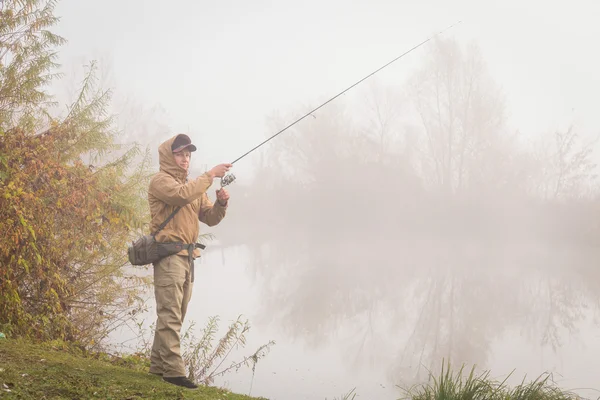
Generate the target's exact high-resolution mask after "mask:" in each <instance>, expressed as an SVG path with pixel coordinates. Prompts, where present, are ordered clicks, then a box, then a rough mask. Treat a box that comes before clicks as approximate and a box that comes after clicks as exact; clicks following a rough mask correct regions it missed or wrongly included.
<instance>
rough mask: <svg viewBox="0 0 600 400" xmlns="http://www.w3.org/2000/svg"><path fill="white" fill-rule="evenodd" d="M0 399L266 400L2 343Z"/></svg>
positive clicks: (39, 348) (59, 352)
mask: <svg viewBox="0 0 600 400" xmlns="http://www.w3.org/2000/svg"><path fill="white" fill-rule="evenodd" d="M119 363H121V364H127V365H128V366H121V365H117V364H119ZM0 398H2V399H36V400H38V399H106V400H111V399H120V400H134V399H211V400H217V399H223V400H224V399H228V400H251V399H255V400H258V399H262V400H266V399H264V398H256V397H249V396H245V395H239V394H234V393H231V392H229V391H227V390H223V389H219V388H216V387H211V386H200V387H199V388H198V389H195V390H189V389H184V388H180V387H177V386H174V385H171V384H169V383H166V382H164V381H163V380H162V378H160V377H158V376H154V375H151V374H148V373H147V372H145V371H143V370H142V369H141V368H136V366H135V365H133V364H131V362H128V361H127V360H123V359H114V360H112V361H109V359H108V358H106V359H95V358H92V357H82V356H81V355H77V354H73V352H72V351H65V350H61V349H60V348H58V347H56V346H54V348H53V346H50V345H40V344H30V343H27V342H24V341H20V340H13V339H0Z"/></svg>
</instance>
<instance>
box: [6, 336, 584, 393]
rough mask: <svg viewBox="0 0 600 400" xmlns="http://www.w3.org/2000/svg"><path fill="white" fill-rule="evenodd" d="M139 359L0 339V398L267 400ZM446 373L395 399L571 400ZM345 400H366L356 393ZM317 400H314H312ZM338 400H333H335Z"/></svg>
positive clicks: (534, 387)
mask: <svg viewBox="0 0 600 400" xmlns="http://www.w3.org/2000/svg"><path fill="white" fill-rule="evenodd" d="M147 367H148V365H147V360H145V359H144V358H141V357H136V356H135V355H134V356H130V357H128V358H125V359H124V358H115V357H109V356H106V355H101V354H95V355H89V354H88V355H85V356H84V355H83V354H80V352H78V351H77V350H76V349H74V348H72V347H65V346H64V345H61V344H60V343H54V344H43V345H33V344H30V343H26V342H23V341H18V340H9V339H0V399H126V400H134V399H212V400H217V399H222V400H225V399H227V400H242V399H245V400H252V399H255V400H267V399H264V398H255V397H249V396H246V395H239V394H235V393H231V392H229V391H225V390H222V389H218V388H215V387H206V386H200V388H199V389H196V390H188V389H182V388H179V387H176V386H173V385H170V384H168V383H165V382H163V381H162V379H161V378H160V377H157V376H154V375H150V374H148V373H147V372H146V371H147ZM462 372H463V371H462V370H458V371H455V372H453V371H452V370H451V369H448V368H446V369H445V370H444V371H442V373H441V374H440V375H439V376H436V377H434V378H433V379H432V381H430V383H428V384H425V385H419V386H416V387H413V388H410V389H407V390H406V389H405V390H404V391H403V395H401V394H400V393H399V396H398V397H399V398H401V399H410V400H575V399H581V398H580V397H578V396H577V395H575V394H574V393H571V392H568V391H566V390H562V389H560V388H558V387H557V386H556V385H554V384H553V383H552V381H551V380H550V377H548V376H545V377H540V378H538V379H534V380H533V381H531V382H523V383H522V384H521V385H518V386H516V387H508V386H507V385H506V384H505V383H504V382H496V381H494V380H492V379H490V377H489V373H483V374H480V375H475V374H474V373H471V374H470V375H469V374H463V373H462ZM340 399H343V400H358V399H370V397H369V394H367V393H361V394H359V393H355V392H354V390H353V391H351V392H350V393H348V394H347V395H345V396H342V397H340ZM316 400H318V399H316ZM334 400H337V399H334Z"/></svg>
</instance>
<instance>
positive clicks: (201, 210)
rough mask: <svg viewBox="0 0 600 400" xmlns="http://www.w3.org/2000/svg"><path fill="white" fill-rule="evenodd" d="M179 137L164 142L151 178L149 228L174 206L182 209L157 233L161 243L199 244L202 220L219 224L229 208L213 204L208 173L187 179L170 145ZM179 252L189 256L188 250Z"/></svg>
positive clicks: (154, 228)
mask: <svg viewBox="0 0 600 400" xmlns="http://www.w3.org/2000/svg"><path fill="white" fill-rule="evenodd" d="M175 137H176V136H173V137H172V138H171V139H169V140H167V141H166V142H164V143H162V144H161V145H160V146H159V148H158V160H159V164H160V171H159V172H158V173H157V174H155V175H154V176H153V177H152V179H151V180H150V187H149V188H148V202H149V203H150V215H151V218H152V219H151V222H150V231H151V232H154V231H156V229H158V226H159V225H160V224H161V223H162V222H163V221H164V220H165V219H167V217H168V216H169V215H170V214H171V212H172V211H173V210H174V209H175V207H177V206H180V207H181V210H179V212H177V214H175V217H173V218H172V219H171V220H170V221H169V223H168V224H167V225H166V226H165V227H164V229H163V230H161V231H160V232H159V233H158V235H156V240H157V241H158V242H183V243H188V244H190V243H196V242H197V240H198V236H199V234H200V222H203V223H205V224H206V225H208V226H214V225H217V224H218V223H219V222H221V220H222V219H223V218H224V217H225V213H226V209H227V207H226V206H225V207H223V206H221V205H220V204H219V202H216V203H215V204H213V203H212V202H211V201H210V200H209V199H208V196H207V195H206V191H207V190H208V189H209V188H210V186H211V185H212V183H213V179H212V178H211V177H210V176H209V175H208V174H207V173H205V174H202V175H200V176H199V177H197V178H196V179H193V180H188V179H187V173H186V171H185V170H184V169H183V168H181V167H179V166H178V165H177V163H175V158H174V157H173V153H172V152H171V144H172V143H173V141H174V140H175ZM179 254H181V255H188V253H187V250H183V251H182V252H180V253H179ZM199 256H200V249H195V250H194V257H199Z"/></svg>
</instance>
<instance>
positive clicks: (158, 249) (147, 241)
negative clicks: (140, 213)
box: [127, 207, 205, 265]
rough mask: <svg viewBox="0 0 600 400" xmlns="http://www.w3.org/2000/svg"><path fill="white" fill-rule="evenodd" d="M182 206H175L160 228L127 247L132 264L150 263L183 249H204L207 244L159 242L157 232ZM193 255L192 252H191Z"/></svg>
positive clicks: (189, 250)
mask: <svg viewBox="0 0 600 400" xmlns="http://www.w3.org/2000/svg"><path fill="white" fill-rule="evenodd" d="M180 209H181V207H177V208H175V210H173V212H172V213H171V215H169V217H168V218H167V219H166V220H165V221H164V222H163V223H162V224H160V226H159V227H158V229H157V230H156V231H155V232H154V233H151V234H149V235H144V236H142V237H141V238H139V239H138V240H136V241H135V242H131V246H129V248H128V249H127V256H128V257H129V262H130V263H131V265H148V264H152V263H155V262H157V261H158V260H160V259H162V258H165V257H168V256H170V255H172V254H177V253H179V252H180V251H181V250H184V249H188V252H191V251H193V249H194V248H196V247H199V248H201V249H204V248H205V246H204V245H202V244H200V243H196V244H192V245H189V244H186V243H183V242H157V241H156V238H155V236H156V234H157V233H158V232H160V231H161V230H162V229H163V228H164V227H165V226H167V224H168V223H169V221H170V220H171V219H172V218H173V217H174V216H175V214H177V212H178V211H179V210H180ZM190 256H191V254H190Z"/></svg>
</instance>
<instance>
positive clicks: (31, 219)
mask: <svg viewBox="0 0 600 400" xmlns="http://www.w3.org/2000/svg"><path fill="white" fill-rule="evenodd" d="M41 3H44V4H41ZM53 3H54V2H40V1H34V0H31V1H24V2H23V1H20V2H11V1H8V2H3V9H2V15H3V21H2V23H1V24H0V37H10V38H17V39H15V40H14V43H12V45H11V46H10V47H7V48H6V49H5V51H3V53H2V57H3V58H2V59H0V61H1V62H2V63H3V64H1V65H2V66H1V67H0V72H1V76H0V84H1V87H0V106H1V107H0V119H1V120H0V232H2V235H1V236H0V329H1V330H2V331H4V332H7V333H10V334H11V335H13V336H28V337H31V338H36V339H40V340H47V339H63V340H70V341H78V342H81V343H83V344H86V345H89V344H93V343H98V342H99V341H101V340H102V339H103V338H105V337H106V335H107V334H108V333H109V332H110V331H111V329H114V328H115V326H117V325H118V322H119V321H121V322H122V321H124V319H125V318H127V316H128V315H131V314H133V313H135V311H136V310H138V309H139V308H140V307H141V302H140V301H139V298H138V297H137V296H138V291H139V290H141V288H142V287H143V285H144V284H145V281H144V280H143V279H141V278H137V277H136V275H135V274H134V273H133V272H134V271H132V270H131V266H128V263H127V256H126V246H127V243H129V241H130V240H131V238H132V236H133V235H135V234H136V229H137V228H138V227H139V226H140V223H139V222H138V221H141V220H142V216H143V214H144V212H145V208H144V206H145V204H144V197H143V196H141V194H143V192H144V190H145V187H146V182H147V180H146V177H147V175H146V173H145V172H146V171H145V170H144V166H145V164H144V163H142V164H141V166H140V165H138V164H136V163H133V160H134V158H135V157H136V156H137V155H138V154H139V153H138V149H137V147H135V146H121V145H117V144H116V142H115V138H116V137H117V136H116V131H115V129H114V124H113V121H112V119H111V118H110V116H107V112H106V110H107V106H108V104H109V102H110V93H109V92H108V91H99V90H96V89H95V86H94V76H95V75H94V74H95V69H94V65H93V64H92V68H91V69H90V70H89V71H88V74H87V76H86V79H85V80H84V82H83V84H82V87H81V93H80V95H79V96H78V98H77V99H76V101H75V102H74V103H73V104H72V105H71V106H70V107H69V109H68V112H67V115H66V116H64V117H62V118H59V117H55V116H53V115H52V114H51V103H50V101H49V98H50V96H49V95H48V94H47V93H45V92H44V91H43V88H44V87H43V86H44V85H45V84H47V83H48V80H47V79H46V78H47V77H49V76H53V74H52V73H51V71H52V69H53V68H55V64H54V63H53V62H52V59H53V56H54V49H53V45H58V44H60V43H61V40H60V38H57V37H54V36H53V35H52V34H51V33H49V32H47V31H44V29H45V28H46V27H47V26H49V25H51V24H53V23H54V22H55V21H56V19H55V18H54V17H53V16H52V10H53ZM10 32H12V33H13V34H12V35H9V33H10ZM23 32H24V33H23ZM20 33H22V34H20ZM5 43H6V42H5ZM23 79H25V80H27V81H28V82H30V83H31V82H35V83H36V84H35V85H31V84H27V85H21V84H19V82H20V81H21V80H23ZM39 127H44V129H39ZM128 267H129V268H130V269H129V270H128V269H127V268H128Z"/></svg>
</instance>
